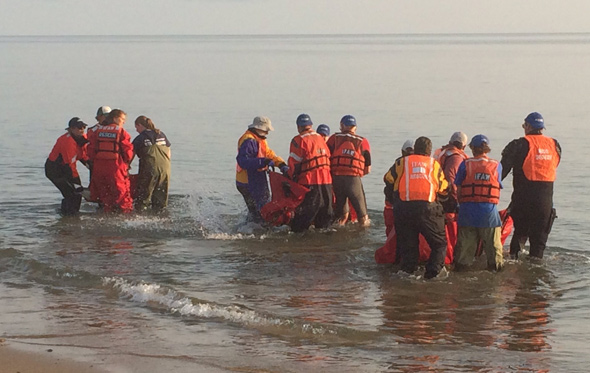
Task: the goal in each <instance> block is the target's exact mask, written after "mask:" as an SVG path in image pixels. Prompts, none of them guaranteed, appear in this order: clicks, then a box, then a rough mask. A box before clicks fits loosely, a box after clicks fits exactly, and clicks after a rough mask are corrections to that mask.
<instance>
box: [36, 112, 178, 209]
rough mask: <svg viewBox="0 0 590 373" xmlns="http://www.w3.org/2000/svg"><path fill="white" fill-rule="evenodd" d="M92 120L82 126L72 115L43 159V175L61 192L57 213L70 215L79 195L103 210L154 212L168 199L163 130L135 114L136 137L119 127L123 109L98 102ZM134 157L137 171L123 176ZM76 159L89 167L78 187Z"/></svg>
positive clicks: (167, 155)
mask: <svg viewBox="0 0 590 373" xmlns="http://www.w3.org/2000/svg"><path fill="white" fill-rule="evenodd" d="M96 120H97V123H96V125H94V126H92V127H90V128H88V132H87V133H85V129H86V127H88V125H87V124H86V123H84V122H83V121H82V120H80V118H78V117H74V118H72V119H71V120H70V121H69V123H68V127H67V128H66V131H67V132H66V133H65V134H63V135H62V136H60V137H59V138H58V139H57V142H56V143H55V146H54V147H53V149H52V150H51V153H50V154H49V157H48V158H47V161H46V162H45V175H46V176H47V178H48V179H49V180H51V182H53V184H54V185H55V186H56V187H57V188H58V189H59V191H60V192H61V193H62V195H63V200H62V203H61V213H62V215H76V214H78V213H79V211H80V205H81V202H82V197H83V196H84V198H85V199H86V200H88V201H91V202H96V203H98V205H99V207H100V208H101V209H102V210H103V211H104V212H123V213H129V212H131V211H133V210H134V209H135V210H137V211H145V210H151V211H154V212H160V211H162V210H163V209H165V208H166V206H167V204H168V185H169V182H170V142H169V141H168V139H167V138H166V135H165V134H164V132H162V131H160V130H159V129H158V128H156V127H155V125H154V123H153V122H152V120H151V119H150V118H148V117H146V116H144V115H141V116H139V117H137V118H136V119H135V129H136V130H137V132H138V136H137V137H135V139H134V140H133V141H131V136H130V135H129V133H128V132H127V131H126V130H125V129H124V128H123V125H124V124H125V121H126V120H127V114H126V113H125V112H124V111H123V110H120V109H113V110H111V108H110V107H108V106H101V107H100V108H98V111H97V113H96ZM135 156H137V157H138V158H139V171H138V173H137V174H136V175H129V165H130V164H131V162H132V160H133V159H134V157H135ZM77 161H80V162H81V163H82V164H84V165H85V166H86V167H88V169H89V170H90V182H89V188H88V189H84V188H83V187H82V182H81V180H80V175H79V173H78V170H77V168H76V163H77Z"/></svg>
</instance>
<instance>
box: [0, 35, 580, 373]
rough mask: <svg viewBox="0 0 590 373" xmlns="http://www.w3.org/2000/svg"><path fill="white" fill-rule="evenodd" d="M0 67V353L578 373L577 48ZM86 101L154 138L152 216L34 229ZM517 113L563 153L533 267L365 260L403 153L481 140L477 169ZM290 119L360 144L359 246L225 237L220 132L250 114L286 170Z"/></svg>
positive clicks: (281, 234) (277, 236)
mask: <svg viewBox="0 0 590 373" xmlns="http://www.w3.org/2000/svg"><path fill="white" fill-rule="evenodd" d="M0 56H1V57H2V61H1V62H0V87H1V88H0V113H1V114H0V124H1V129H2V133H3V141H2V143H3V145H2V149H3V151H4V156H3V157H2V158H0V190H1V191H2V193H1V194H0V338H4V339H7V340H9V341H10V342H11V343H13V344H15V345H20V346H22V347H23V348H27V346H33V345H35V346H36V345H39V344H41V345H47V346H52V348H54V349H56V350H59V352H60V353H62V354H64V355H69V356H72V357H77V358H80V357H79V356H86V358H88V356H90V359H92V360H93V361H96V362H98V363H97V364H96V366H99V367H103V368H105V369H109V370H111V371H115V372H130V371H132V370H130V369H129V368H128V366H129V365H128V364H129V363H128V362H129V361H132V360H133V359H136V360H137V361H139V362H141V363H137V364H139V366H141V369H140V370H137V371H143V372H160V371H174V372H194V371H203V372H212V371H221V372H224V371H240V372H243V371H247V372H382V371H392V372H396V371H400V372H405V371H408V372H409V371H486V372H490V371H493V372H504V371H535V372H538V371H570V372H573V371H587V368H588V363H590V358H589V357H588V353H587V347H588V345H589V343H590V341H589V339H590V337H588V336H589V335H590V320H589V316H588V315H589V313H588V309H589V307H590V297H589V296H588V294H589V285H590V252H589V249H588V244H589V242H590V234H589V230H588V228H587V227H588V225H589V223H590V218H589V216H588V213H587V211H588V209H589V201H590V197H588V192H587V191H588V187H587V184H586V181H588V180H589V179H590V170H589V167H588V162H587V159H586V157H585V156H583V149H586V148H587V142H588V138H589V137H588V119H589V117H590V113H589V110H588V107H589V105H588V100H589V98H590V71H589V69H590V68H589V67H588V61H589V60H590V35H588V34H571V35H568V34H563V35H510V36H509V35H448V36H440V35H424V36H388V35H384V36H305V37H303V36H300V37H296V36H280V37H278V36H259V37H172V36H170V37H47V38H45V37H0ZM101 105H109V106H111V107H118V108H122V109H124V110H125V111H126V112H127V113H128V118H129V122H128V123H127V125H126V128H127V129H128V130H129V131H130V133H131V135H132V137H134V136H135V135H136V134H135V133H134V127H133V124H132V122H133V119H134V118H135V117H137V116H139V115H147V116H148V117H151V118H152V119H153V121H154V122H155V123H156V125H157V126H158V127H159V128H161V129H162V130H163V131H164V132H165V133H166V134H167V136H168V138H169V139H170V141H171V142H172V144H173V145H172V184H171V206H170V211H169V216H166V217H161V218H155V217H146V216H133V217H105V216H102V215H99V214H97V213H96V212H95V209H94V206H93V205H91V204H87V203H85V204H83V207H82V210H83V214H82V216H81V217H80V218H61V217H60V216H59V215H58V213H57V209H58V207H59V203H60V200H61V196H60V195H59V193H58V191H57V189H55V188H54V187H53V185H52V184H51V183H50V182H49V180H47V179H46V178H45V176H44V172H43V164H44V162H45V158H46V157H47V155H48V154H49V151H50V150H51V148H52V146H53V144H54V143H55V140H56V139H57V137H59V136H60V135H61V134H62V133H63V132H64V131H63V129H64V128H65V126H66V124H67V122H68V120H69V119H70V118H71V117H73V116H79V117H81V118H82V119H83V120H84V121H86V122H87V123H91V124H93V123H94V122H93V118H94V115H95V112H96V109H97V108H98V107H99V106H101ZM531 111H539V112H541V113H542V114H543V115H544V116H545V120H546V123H547V134H548V135H550V136H553V137H556V138H557V139H558V140H559V141H560V143H561V145H562V148H563V159H562V163H561V165H560V167H559V171H558V180H557V182H556V187H555V191H556V192H555V205H556V208H557V211H558V215H559V218H558V219H557V221H556V223H555V225H554V228H553V232H552V234H551V237H550V240H549V243H548V245H549V247H548V249H547V251H546V258H545V259H544V260H543V261H542V262H541V263H531V262H529V261H528V260H521V261H517V262H514V261H513V262H509V263H508V264H507V266H506V269H505V271H503V272H501V273H499V274H496V275H493V274H491V273H488V272H486V271H480V270H475V271H472V272H467V273H461V274H455V273H451V274H449V276H448V277H446V278H444V279H439V280H437V281H431V282H424V281H423V280H421V279H419V278H416V277H408V276H404V275H401V274H398V273H397V272H396V271H395V270H394V269H393V268H392V267H391V266H388V265H377V264H375V262H374V258H373V255H374V252H375V250H376V249H377V248H378V247H380V246H381V245H382V243H383V242H384V241H385V233H384V225H383V219H382V208H383V193H382V189H383V183H382V176H383V174H384V173H385V172H386V171H387V169H388V168H389V167H390V165H391V164H392V162H393V161H394V159H395V158H396V157H397V156H398V155H399V152H400V147H401V145H402V143H403V142H404V141H405V140H406V139H407V138H416V137H418V136H422V135H425V136H429V137H430V138H431V139H432V140H433V143H434V144H435V145H436V146H440V145H443V144H445V143H446V142H447V141H448V138H449V137H450V135H451V134H452V133H453V132H455V131H459V130H461V131H464V132H466V133H467V134H468V135H469V136H470V137H471V136H473V135H475V134H478V133H483V134H485V135H487V136H488V137H489V138H490V139H491V141H492V144H491V147H492V149H493V150H492V153H491V156H492V157H496V158H499V157H500V152H501V150H502V148H503V147H504V146H505V144H506V143H508V142H509V141H510V140H511V139H513V138H516V137H520V136H522V135H523V133H522V128H521V126H520V125H521V123H522V122H523V118H524V117H525V116H526V115H527V114H528V113H529V112H531ZM302 112H306V113H309V114H310V115H311V117H312V119H313V121H314V122H315V123H316V124H320V123H326V124H328V125H329V126H330V127H331V128H332V130H333V131H334V130H336V129H337V127H338V122H339V119H340V118H341V117H342V116H343V115H345V114H353V115H355V116H356V118H357V121H358V123H359V124H358V133H359V134H360V135H362V136H365V137H367V138H368V139H369V141H370V143H371V147H372V155H373V171H372V173H371V174H370V175H368V176H367V177H365V178H364V181H363V182H364V185H365V191H366V194H367V203H368V206H369V209H370V215H371V218H372V220H373V223H374V224H373V226H372V227H371V228H370V229H368V230H367V231H363V230H360V229H357V228H356V227H354V226H351V227H347V228H344V229H339V230H331V231H328V232H309V233H305V234H290V233H288V232H286V231H284V230H280V229H278V230H274V231H270V232H257V231H253V232H252V231H251V230H249V229H248V228H249V227H247V226H246V227H244V215H245V206H244V203H243V200H242V198H241V196H240V195H239V193H238V192H237V191H236V190H235V185H234V175H235V174H234V172H235V171H234V167H235V155H236V142H237V139H238V138H239V136H240V135H241V134H242V133H243V131H244V130H245V128H246V126H247V125H248V124H249V123H251V120H252V118H253V117H254V116H256V115H267V116H269V117H270V118H271V119H272V121H273V125H274V127H275V131H274V132H273V133H271V135H270V137H269V145H270V146H271V148H273V149H274V150H275V151H276V152H277V153H278V154H279V155H281V156H283V157H285V158H286V157H287V156H288V147H289V141H290V139H291V138H292V137H293V136H294V135H295V134H296V126H295V118H296V117H297V115H298V114H300V113H302ZM136 171H137V163H135V164H134V165H133V170H132V172H133V173H135V172H136ZM82 178H83V180H85V182H87V180H88V174H87V172H85V170H83V171H82ZM511 191H512V188H511V177H508V178H507V179H506V180H505V190H504V191H503V194H502V198H501V207H505V206H506V205H507V204H508V201H509V200H510V193H511ZM141 364H143V365H141ZM126 367H127V368H126ZM0 370H1V367H0Z"/></svg>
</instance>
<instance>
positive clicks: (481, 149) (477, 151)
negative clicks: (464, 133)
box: [469, 143, 492, 157]
mask: <svg viewBox="0 0 590 373" xmlns="http://www.w3.org/2000/svg"><path fill="white" fill-rule="evenodd" d="M469 147H470V148H471V151H472V152H473V156H474V157H477V156H478V155H482V154H487V153H489V152H491V151H492V149H490V147H489V145H488V144H486V143H484V144H483V145H482V146H471V145H469Z"/></svg>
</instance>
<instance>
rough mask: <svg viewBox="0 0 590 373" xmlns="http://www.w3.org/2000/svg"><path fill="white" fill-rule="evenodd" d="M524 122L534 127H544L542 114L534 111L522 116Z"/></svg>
mask: <svg viewBox="0 0 590 373" xmlns="http://www.w3.org/2000/svg"><path fill="white" fill-rule="evenodd" d="M524 122H525V123H528V124H529V125H530V126H531V127H533V128H534V129H542V128H545V120H543V116H542V115H541V114H539V113H537V112H536V111H535V112H533V113H530V114H529V115H527V117H526V118H524Z"/></svg>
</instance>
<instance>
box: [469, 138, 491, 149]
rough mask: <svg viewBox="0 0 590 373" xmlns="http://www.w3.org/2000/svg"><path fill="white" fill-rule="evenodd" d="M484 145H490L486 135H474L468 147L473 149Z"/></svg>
mask: <svg viewBox="0 0 590 373" xmlns="http://www.w3.org/2000/svg"><path fill="white" fill-rule="evenodd" d="M484 144H488V145H490V139H488V137H487V136H486V135H475V136H473V138H472V139H471V142H470V143H469V146H473V147H475V148H477V147H480V146H483V145H484Z"/></svg>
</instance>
